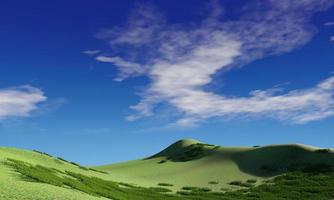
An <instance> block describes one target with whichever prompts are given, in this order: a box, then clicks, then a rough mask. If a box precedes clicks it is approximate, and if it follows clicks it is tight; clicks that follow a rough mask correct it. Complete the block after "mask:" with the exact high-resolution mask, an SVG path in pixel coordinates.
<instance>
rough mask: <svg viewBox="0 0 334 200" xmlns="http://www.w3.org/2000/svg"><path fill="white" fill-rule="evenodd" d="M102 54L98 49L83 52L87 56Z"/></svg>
mask: <svg viewBox="0 0 334 200" xmlns="http://www.w3.org/2000/svg"><path fill="white" fill-rule="evenodd" d="M100 52H101V50H98V49H91V50H85V51H82V53H83V54H87V55H96V54H98V53H100Z"/></svg>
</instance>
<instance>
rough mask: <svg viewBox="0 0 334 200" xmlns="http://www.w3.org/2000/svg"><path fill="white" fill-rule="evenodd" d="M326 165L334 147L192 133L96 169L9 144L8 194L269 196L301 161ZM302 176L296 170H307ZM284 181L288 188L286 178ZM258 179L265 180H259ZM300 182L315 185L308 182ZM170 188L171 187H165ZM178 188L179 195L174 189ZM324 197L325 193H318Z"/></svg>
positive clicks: (4, 168) (2, 165)
mask: <svg viewBox="0 0 334 200" xmlns="http://www.w3.org/2000/svg"><path fill="white" fill-rule="evenodd" d="M319 166H321V167H320V168H321V169H323V168H324V167H323V166H325V169H326V166H334V153H333V152H332V151H331V150H329V149H319V148H316V147H310V146H305V145H297V144H291V145H271V146H263V147H221V146H215V145H210V144H205V143H201V142H199V141H196V140H189V139H187V140H180V141H178V142H176V143H174V144H172V145H171V146H169V147H167V148H166V149H164V150H163V151H161V152H159V153H157V154H155V155H153V156H151V157H148V158H144V159H140V160H135V161H129V162H125V163H118V164H112V165H105V166H98V167H93V168H89V167H83V166H80V165H79V164H76V163H73V162H69V161H66V160H64V159H62V158H56V157H52V156H50V155H48V154H46V153H42V152H39V151H27V150H19V149H15V148H6V147H2V148H0V188H1V190H0V199H5V200H12V199H17V200H22V199H27V200H30V199H73V200H76V199H88V200H90V199H92V200H93V199H124V200H127V199H129V200H137V199H138V200H140V199H145V200H149V199H154V200H158V199H173V200H174V199H175V200H179V199H203V200H204V199H205V200H207V199H212V200H216V199H247V198H246V197H245V196H243V195H244V194H243V193H242V191H243V190H240V189H245V188H250V189H249V190H250V191H251V192H248V193H249V194H252V191H253V190H254V193H256V195H260V196H261V195H263V194H265V195H268V194H267V193H263V191H266V190H267V189H265V190H262V189H261V188H263V187H264V186H262V184H263V183H265V182H268V180H271V179H272V177H276V176H277V175H280V174H284V173H286V172H288V171H289V170H292V169H297V168H300V167H311V168H312V167H317V168H319ZM312 169H313V168H312ZM297 175H298V176H294V177H298V178H299V177H300V179H302V178H303V177H304V175H300V174H297ZM305 176H306V175H305ZM307 176H308V177H309V175H307ZM331 176H333V177H330V176H328V177H330V178H328V180H327V179H326V183H324V184H323V186H325V187H324V188H325V189H326V191H325V192H324V194H326V195H328V194H331V193H330V191H327V185H326V184H329V182H330V180H333V178H334V173H333V175H331ZM279 177H280V176H279ZM310 177H311V176H310ZM318 178H319V180H321V181H324V180H325V179H323V176H319V177H318V176H316V177H315V180H316V181H313V182H310V183H307V182H305V181H301V182H300V184H306V183H307V184H313V183H317V181H319V180H318ZM290 179H291V177H290ZM290 179H289V180H290ZM275 180H276V179H275ZM277 180H281V179H277ZM298 181H299V179H298ZM279 183H280V184H283V186H284V187H283V188H285V185H284V184H285V183H286V181H285V179H284V181H281V182H279ZM296 183H297V182H295V183H294V185H296ZM298 183H299V182H298ZM330 184H334V182H333V183H332V182H330ZM256 185H260V186H259V187H254V186H256ZM317 185H319V184H318V183H317ZM278 186H280V185H279V184H278ZM290 186H291V187H292V185H289V187H290ZM332 186H333V185H331V187H332ZM308 187H311V186H308ZM312 187H314V186H312ZM252 188H254V189H252ZM280 188H281V186H280ZM300 188H307V187H306V186H305V185H301V186H300ZM324 188H321V190H325V189H324ZM231 190H232V191H234V190H238V191H236V192H235V193H233V192H232V193H231V194H229V193H226V194H225V195H226V197H223V196H221V195H222V193H221V192H222V191H231ZM284 190H287V189H286V188H285V189H284ZM288 190H289V189H288ZM290 190H291V188H290ZM319 190H320V189H319ZM169 191H170V192H169ZM180 191H181V192H180ZM209 191H212V192H209ZM166 192H167V193H169V194H164V193H166ZM175 192H178V195H171V194H173V193H175ZM189 192H190V193H189ZM191 192H193V193H191ZM208 192H209V193H208ZM214 192H216V193H214ZM299 192H302V194H304V193H305V192H303V191H299ZM248 193H247V194H248ZM282 194H283V193H282ZM305 194H308V193H307V192H306V193H305ZM179 195H186V196H182V197H180V196H179ZM238 195H239V196H238ZM314 195H317V194H316V193H315V194H314ZM228 196H231V198H227V197H228ZM299 196H303V195H299ZM185 197H187V198H185ZM232 197H233V198H232ZM333 197H334V193H333ZM317 198H318V199H319V196H315V199H317ZM251 199H252V198H251ZM255 199H259V198H255ZM265 199H270V198H269V197H268V198H267V197H266V198H265ZM283 199H289V198H283Z"/></svg>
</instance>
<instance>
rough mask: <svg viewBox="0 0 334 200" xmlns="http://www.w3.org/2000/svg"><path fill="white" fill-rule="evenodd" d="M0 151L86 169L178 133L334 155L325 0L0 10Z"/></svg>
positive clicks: (42, 5)
mask: <svg viewBox="0 0 334 200" xmlns="http://www.w3.org/2000/svg"><path fill="white" fill-rule="evenodd" d="M0 15H1V16H0V24H1V27H2V28H1V30H0V41H1V45H0V51H1V52H0V77H1V79H0V135H1V141H0V145H1V146H13V147H19V148H27V149H39V150H42V151H45V152H48V153H51V154H54V155H57V156H62V157H65V158H67V159H69V160H73V161H76V162H80V163H82V164H87V165H97V164H106V163H113V162H119V161H125V160H129V159H136V158H141V157H144V156H148V155H150V154H152V153H155V152H157V151H159V150H161V149H162V148H164V147H165V146H167V145H169V144H170V143H172V142H174V141H176V140H179V139H181V138H195V139H198V140H202V141H204V142H207V143H214V144H219V145H227V146H231V145H232V146H235V145H238V146H239V145H265V144H275V143H276V144H277V143H305V144H309V145H315V146H321V147H334V144H333V142H332V141H333V139H334V136H333V130H334V125H333V124H334V74H333V72H334V56H333V52H334V38H333V36H334V23H333V22H334V7H333V3H332V1H331V0H303V1H298V2H292V1H288V0H286V1H285V0H283V1H279V2H278V1H273V0H267V1H256V0H251V1H245V0H237V1H235V0H233V1H232V0H220V1H211V2H210V3H209V2H208V1H201V0H183V1H182V2H180V1H174V0H168V1H167V0H157V1H132V0H122V1H108V0H97V1H89V0H81V1H75V0H73V1H65V0H57V1H53V2H46V1H42V0H32V1H29V2H27V1H19V0H11V1H2V2H1V3H0Z"/></svg>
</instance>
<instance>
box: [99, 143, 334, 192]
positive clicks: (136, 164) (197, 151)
mask: <svg viewBox="0 0 334 200" xmlns="http://www.w3.org/2000/svg"><path fill="white" fill-rule="evenodd" d="M218 147H219V146H218ZM189 152H191V153H189ZM161 161H163V162H161ZM159 163H160V164H159ZM317 163H325V164H329V165H333V166H334V153H330V152H329V151H328V150H326V149H325V150H322V149H318V148H314V147H309V146H305V145H296V144H287V145H271V146H256V147H219V148H217V146H214V145H207V144H203V143H201V142H199V141H196V140H181V141H178V142H176V143H174V144H172V145H171V146H169V147H168V148H166V149H165V150H163V151H161V152H160V153H158V154H156V155H154V156H151V157H148V158H146V159H141V160H135V161H130V162H125V163H118V164H112V165H105V166H98V167H96V168H97V169H100V170H103V171H107V172H110V177H112V179H113V180H116V181H120V182H129V183H135V184H138V185H142V186H145V187H154V186H156V185H157V184H158V183H163V182H166V183H170V184H173V187H172V188H171V189H173V190H174V191H178V190H179V189H180V188H181V187H183V186H186V185H192V186H195V187H209V188H210V189H212V190H213V191H216V192H218V191H220V189H221V188H222V187H223V188H232V189H234V187H231V185H230V184H229V183H230V182H232V181H235V180H240V181H241V182H244V183H247V180H249V179H256V180H257V182H256V185H257V184H260V183H261V182H262V181H264V180H266V179H267V178H270V177H273V176H276V175H279V174H282V173H284V172H286V171H287V170H289V169H290V168H293V167H297V166H298V165H305V164H317ZM189 169H191V170H189ZM218 180H219V184H208V183H209V182H210V181H218Z"/></svg>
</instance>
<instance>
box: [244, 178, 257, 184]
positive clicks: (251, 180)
mask: <svg viewBox="0 0 334 200" xmlns="http://www.w3.org/2000/svg"><path fill="white" fill-rule="evenodd" d="M256 182H257V180H256V179H248V180H247V181H246V183H256Z"/></svg>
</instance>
